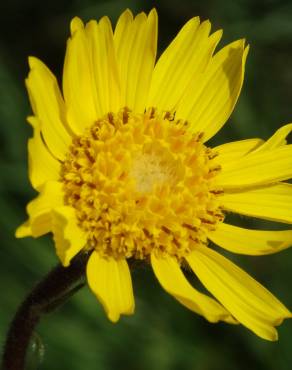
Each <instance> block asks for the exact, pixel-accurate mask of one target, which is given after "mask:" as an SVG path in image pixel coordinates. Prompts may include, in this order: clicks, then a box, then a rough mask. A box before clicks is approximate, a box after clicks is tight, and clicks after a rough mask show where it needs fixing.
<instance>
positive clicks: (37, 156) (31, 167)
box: [28, 117, 61, 190]
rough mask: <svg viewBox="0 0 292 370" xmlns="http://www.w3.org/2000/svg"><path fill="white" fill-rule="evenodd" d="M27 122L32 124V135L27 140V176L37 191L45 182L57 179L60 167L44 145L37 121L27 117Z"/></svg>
mask: <svg viewBox="0 0 292 370" xmlns="http://www.w3.org/2000/svg"><path fill="white" fill-rule="evenodd" d="M29 121H30V122H34V135H33V138H31V139H29V140H28V174H29V179H30V182H31V184H32V186H33V187H34V189H36V190H39V189H40V188H41V186H42V185H43V184H44V183H45V182H47V181H50V180H58V179H59V177H60V167H61V165H60V162H59V161H58V160H56V159H55V158H54V157H53V156H52V154H51V153H50V152H49V151H48V149H47V146H46V145H45V144H44V142H43V140H42V137H41V133H40V129H39V123H38V120H37V119H36V118H35V117H29Z"/></svg>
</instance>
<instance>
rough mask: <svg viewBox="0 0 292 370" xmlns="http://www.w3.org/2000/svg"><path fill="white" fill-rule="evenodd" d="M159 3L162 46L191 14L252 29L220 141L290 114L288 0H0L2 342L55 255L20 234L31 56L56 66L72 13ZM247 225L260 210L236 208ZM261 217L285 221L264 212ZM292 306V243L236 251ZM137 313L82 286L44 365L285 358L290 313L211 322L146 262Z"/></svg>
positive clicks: (75, 368)
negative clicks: (275, 320) (260, 331)
mask: <svg viewBox="0 0 292 370" xmlns="http://www.w3.org/2000/svg"><path fill="white" fill-rule="evenodd" d="M153 6H155V7H156V8H157V10H158V13H159V50H160V52H161V51H162V50H163V48H164V47H165V46H166V45H167V44H168V43H169V41H170V40H171V39H172V38H173V37H174V36H175V34H176V33H177V32H178V31H179V29H180V27H181V26H182V25H183V24H184V23H185V22H186V21H187V20H188V19H189V18H190V17H192V16H195V15H200V16H201V18H202V19H207V18H209V19H210V20H211V21H212V25H213V30H216V29H218V28H223V29H224V37H223V42H221V44H220V45H221V46H222V45H223V44H226V43H227V42H230V41H232V40H235V39H237V38H241V37H245V38H247V40H248V43H249V44H250V45H251V50H250V54H249V57H248V63H247V72H246V79H245V84H244V88H243V92H242V94H241V97H240V100H239V103H238V105H237V107H236V110H235V112H234V113H233V115H232V117H231V119H230V121H229V123H228V124H227V125H226V127H225V128H224V129H223V130H222V132H221V133H220V134H219V135H218V137H217V138H216V140H215V142H221V143H222V142H225V141H230V140H236V139H243V138H250V137H263V138H265V139H266V138H268V137H269V136H270V135H271V134H272V133H273V132H274V131H275V130H276V129H277V128H279V127H280V125H282V124H284V123H288V122H291V121H292V2H291V0H286V1H284V0H283V1H281V0H235V1H227V0H225V1H219V0H218V1H216V0H213V1H212V0H204V1H199V0H198V1H194V0H179V1H178V2H175V1H173V2H171V1H167V0H161V1H157V2H151V1H146V0H145V1H138V0H112V1H100V0H67V1H65V0H58V1H57V0H51V1H49V2H42V1H39V0H26V1H22V0H9V1H1V5H0V18H1V19H0V177H1V181H0V233H1V247H0V263H1V267H0V292H1V293H0V297H1V298H0V302H1V303H0V343H1V344H2V343H3V341H4V338H5V333H6V331H7V328H8V324H9V321H10V320H11V319H12V317H13V314H14V312H15V310H16V308H17V307H18V305H19V304H20V302H21V300H22V299H23V298H24V296H25V295H26V294H27V293H28V292H29V291H30V290H31V288H32V287H33V285H34V284H35V283H36V282H37V281H38V280H39V279H40V278H42V277H43V276H44V275H45V274H46V273H47V272H48V271H49V270H50V269H51V268H52V267H53V266H55V265H56V264H57V258H56V256H55V251H54V247H53V243H52V240H51V238H50V237H43V238H40V239H37V240H33V239H23V240H16V239H15V238H14V230H15V228H16V227H17V226H18V225H19V224H20V223H21V222H22V221H24V220H25V218H26V214H25V205H26V203H27V202H28V201H29V200H30V199H31V198H33V197H34V195H35V194H34V192H33V190H32V189H31V187H30V185H29V182H28V176H27V152H26V146H27V139H28V138H29V137H30V136H31V134H32V133H31V129H30V127H29V126H28V124H27V123H26V121H25V118H26V116H27V115H28V114H30V107H29V104H28V99H27V95H26V91H25V87H24V78H25V77H26V75H27V72H28V66H27V57H28V55H34V56H37V57H39V58H40V59H42V60H43V61H44V62H45V63H46V64H47V65H48V66H49V67H50V68H51V69H52V70H53V71H54V72H55V73H56V75H57V76H58V78H60V76H61V72H62V64H63V57H64V52H65V45H66V39H67V37H68V33H69V31H68V30H69V22H70V19H71V18H72V17H73V16H75V15H78V16H80V17H82V18H83V19H84V20H89V19H90V18H100V17H101V16H103V15H108V16H109V17H110V18H111V19H112V21H113V22H115V21H116V19H117V17H118V15H119V14H120V12H122V11H123V10H124V9H125V8H126V7H129V8H130V9H132V10H133V12H135V13H137V12H139V11H142V10H145V11H149V10H150V9H151V8H152V7H153ZM235 222H239V223H241V224H245V225H246V226H255V227H256V226H258V223H257V224H256V221H250V220H247V219H243V218H241V219H240V220H235ZM261 225H262V226H263V227H266V228H271V227H277V228H278V227H282V225H276V226H275V225H273V226H272V225H268V224H267V223H266V224H261ZM231 259H232V260H233V261H235V262H237V263H238V264H239V265H240V266H242V267H243V268H245V270H246V271H248V272H249V273H251V274H252V275H253V276H255V277H256V278H257V279H258V280H259V281H260V282H262V283H263V284H264V285H265V286H267V287H268V288H269V289H270V290H271V291H272V292H274V293H275V294H276V295H277V297H279V298H280V299H281V300H282V301H283V302H285V304H286V305H287V306H288V307H290V308H292V250H290V251H289V250H288V251H284V252H281V253H279V254H277V255H271V256H265V257H247V256H231ZM133 280H134V290H135V296H136V313H135V315H134V316H131V317H126V318H125V317H124V318H122V319H121V320H120V322H119V323H118V324H116V325H113V324H111V323H110V322H109V321H108V320H107V319H106V317H105V315H104V313H103V310H102V308H101V306H100V304H99V303H98V302H97V301H96V299H95V298H94V296H93V295H92V294H91V293H90V292H89V290H88V288H87V287H86V288H84V289H82V290H81V291H80V292H79V293H78V294H76V295H75V296H74V297H73V298H72V299H70V301H68V302H67V303H66V304H65V305H63V306H62V307H61V308H59V309H58V310H57V311H56V312H54V313H53V314H51V315H50V316H49V317H45V318H44V319H43V320H42V322H41V324H40V325H39V327H38V334H39V336H40V337H41V338H42V341H43V343H44V345H45V348H46V352H45V358H44V361H43V363H42V365H41V366H40V369H43V370H52V369H56V370H58V369H70V370H81V369H82V370H96V369H104V370H112V369H127V370H149V369H157V370H178V369H180V370H185V369H188V370H189V369H190V370H229V369H230V370H231V369H232V370H234V369H237V370H241V369H242V370H243V369H246V368H248V369H249V370H254V369H255V370H274V369H277V370H289V369H291V367H290V366H291V363H292V351H291V345H292V322H289V321H288V322H287V321H286V322H285V323H284V324H283V325H282V326H281V327H280V328H279V334H280V340H279V342H276V343H269V342H265V341H263V340H261V339H259V338H257V337H256V336H255V335H253V334H252V333H251V332H249V331H248V330H247V329H245V328H243V327H242V326H228V325H227V324H226V325H225V324H216V325H213V324H209V323H208V322H207V321H205V320H204V319H203V318H201V317H199V316H197V315H195V314H193V313H192V312H190V311H188V310H186V309H185V308H183V307H182V306H180V305H179V304H178V303H177V302H176V301H175V300H173V299H172V298H171V297H170V296H168V295H167V294H166V293H165V292H164V291H163V290H162V289H161V288H160V286H159V285H158V283H157V281H156V280H155V278H154V277H153V274H152V272H151V271H150V269H149V268H147V267H145V268H144V269H137V270H136V271H135V272H134V273H133Z"/></svg>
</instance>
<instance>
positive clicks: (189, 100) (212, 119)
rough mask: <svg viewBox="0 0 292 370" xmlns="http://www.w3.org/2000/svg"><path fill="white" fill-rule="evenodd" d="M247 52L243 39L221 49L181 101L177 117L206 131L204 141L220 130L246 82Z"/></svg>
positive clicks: (197, 130)
mask: <svg viewBox="0 0 292 370" xmlns="http://www.w3.org/2000/svg"><path fill="white" fill-rule="evenodd" d="M247 53H248V47H246V48H245V47H244V40H238V41H235V42H233V43H231V44H229V45H227V46H226V47H224V48H223V49H221V50H220V51H219V52H218V53H217V54H215V56H214V57H213V58H212V59H211V61H210V63H209V65H208V67H207V69H206V71H205V72H204V73H202V74H200V75H199V76H198V78H197V79H196V81H194V83H193V84H191V85H190V86H189V88H188V89H187V90H186V91H185V94H184V96H183V98H182V100H181V101H180V103H179V106H178V108H177V112H176V115H177V118H183V119H186V120H188V121H189V122H190V126H189V127H190V130H192V131H195V132H203V133H204V137H203V139H204V141H207V140H208V139H210V138H211V137H212V136H214V135H215V134H216V133H217V132H218V131H219V130H220V128H221V127H222V126H223V125H224V123H225V122H226V121H227V119H228V118H229V116H230V114H231V113H232V111H233V108H234V106H235V104H236V101H237V98H238V96H239V93H240V90H241V87H242V83H243V78H244V68H245V61H246V57H247Z"/></svg>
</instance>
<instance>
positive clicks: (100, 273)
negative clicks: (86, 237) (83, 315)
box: [86, 251, 135, 322]
mask: <svg viewBox="0 0 292 370" xmlns="http://www.w3.org/2000/svg"><path fill="white" fill-rule="evenodd" d="M86 274H87V280H88V284H89V287H90V289H91V290H92V291H93V293H94V294H95V295H96V297H97V299H98V300H99V301H100V302H101V304H102V305H103V307H104V309H105V311H106V314H107V316H108V318H109V320H111V321H112V322H117V321H118V320H119V318H120V315H131V314H132V313H133V312H134V309H135V302H134V296H133V288H132V280H131V275H130V270H129V267H128V264H127V261H126V260H125V259H121V260H115V259H114V258H103V257H101V256H99V255H98V253H97V252H95V251H94V252H93V253H92V254H91V256H90V258H89V261H88V263H87V271H86Z"/></svg>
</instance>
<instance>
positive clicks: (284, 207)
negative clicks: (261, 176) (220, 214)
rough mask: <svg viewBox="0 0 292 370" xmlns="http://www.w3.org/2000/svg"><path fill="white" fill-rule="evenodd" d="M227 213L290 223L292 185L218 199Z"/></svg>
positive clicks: (236, 193) (282, 184)
mask: <svg viewBox="0 0 292 370" xmlns="http://www.w3.org/2000/svg"><path fill="white" fill-rule="evenodd" d="M220 201H221V204H222V207H223V208H224V209H226V210H228V211H232V212H236V213H240V214H243V215H247V216H252V217H259V218H263V219H266V220H271V221H280V222H285V223H289V224H291V223H292V207H291V205H292V185H291V184H285V183H280V184H276V185H271V186H266V187H263V188H258V189H251V190H247V191H243V192H234V193H225V194H224V195H223V196H222V197H220Z"/></svg>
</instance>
